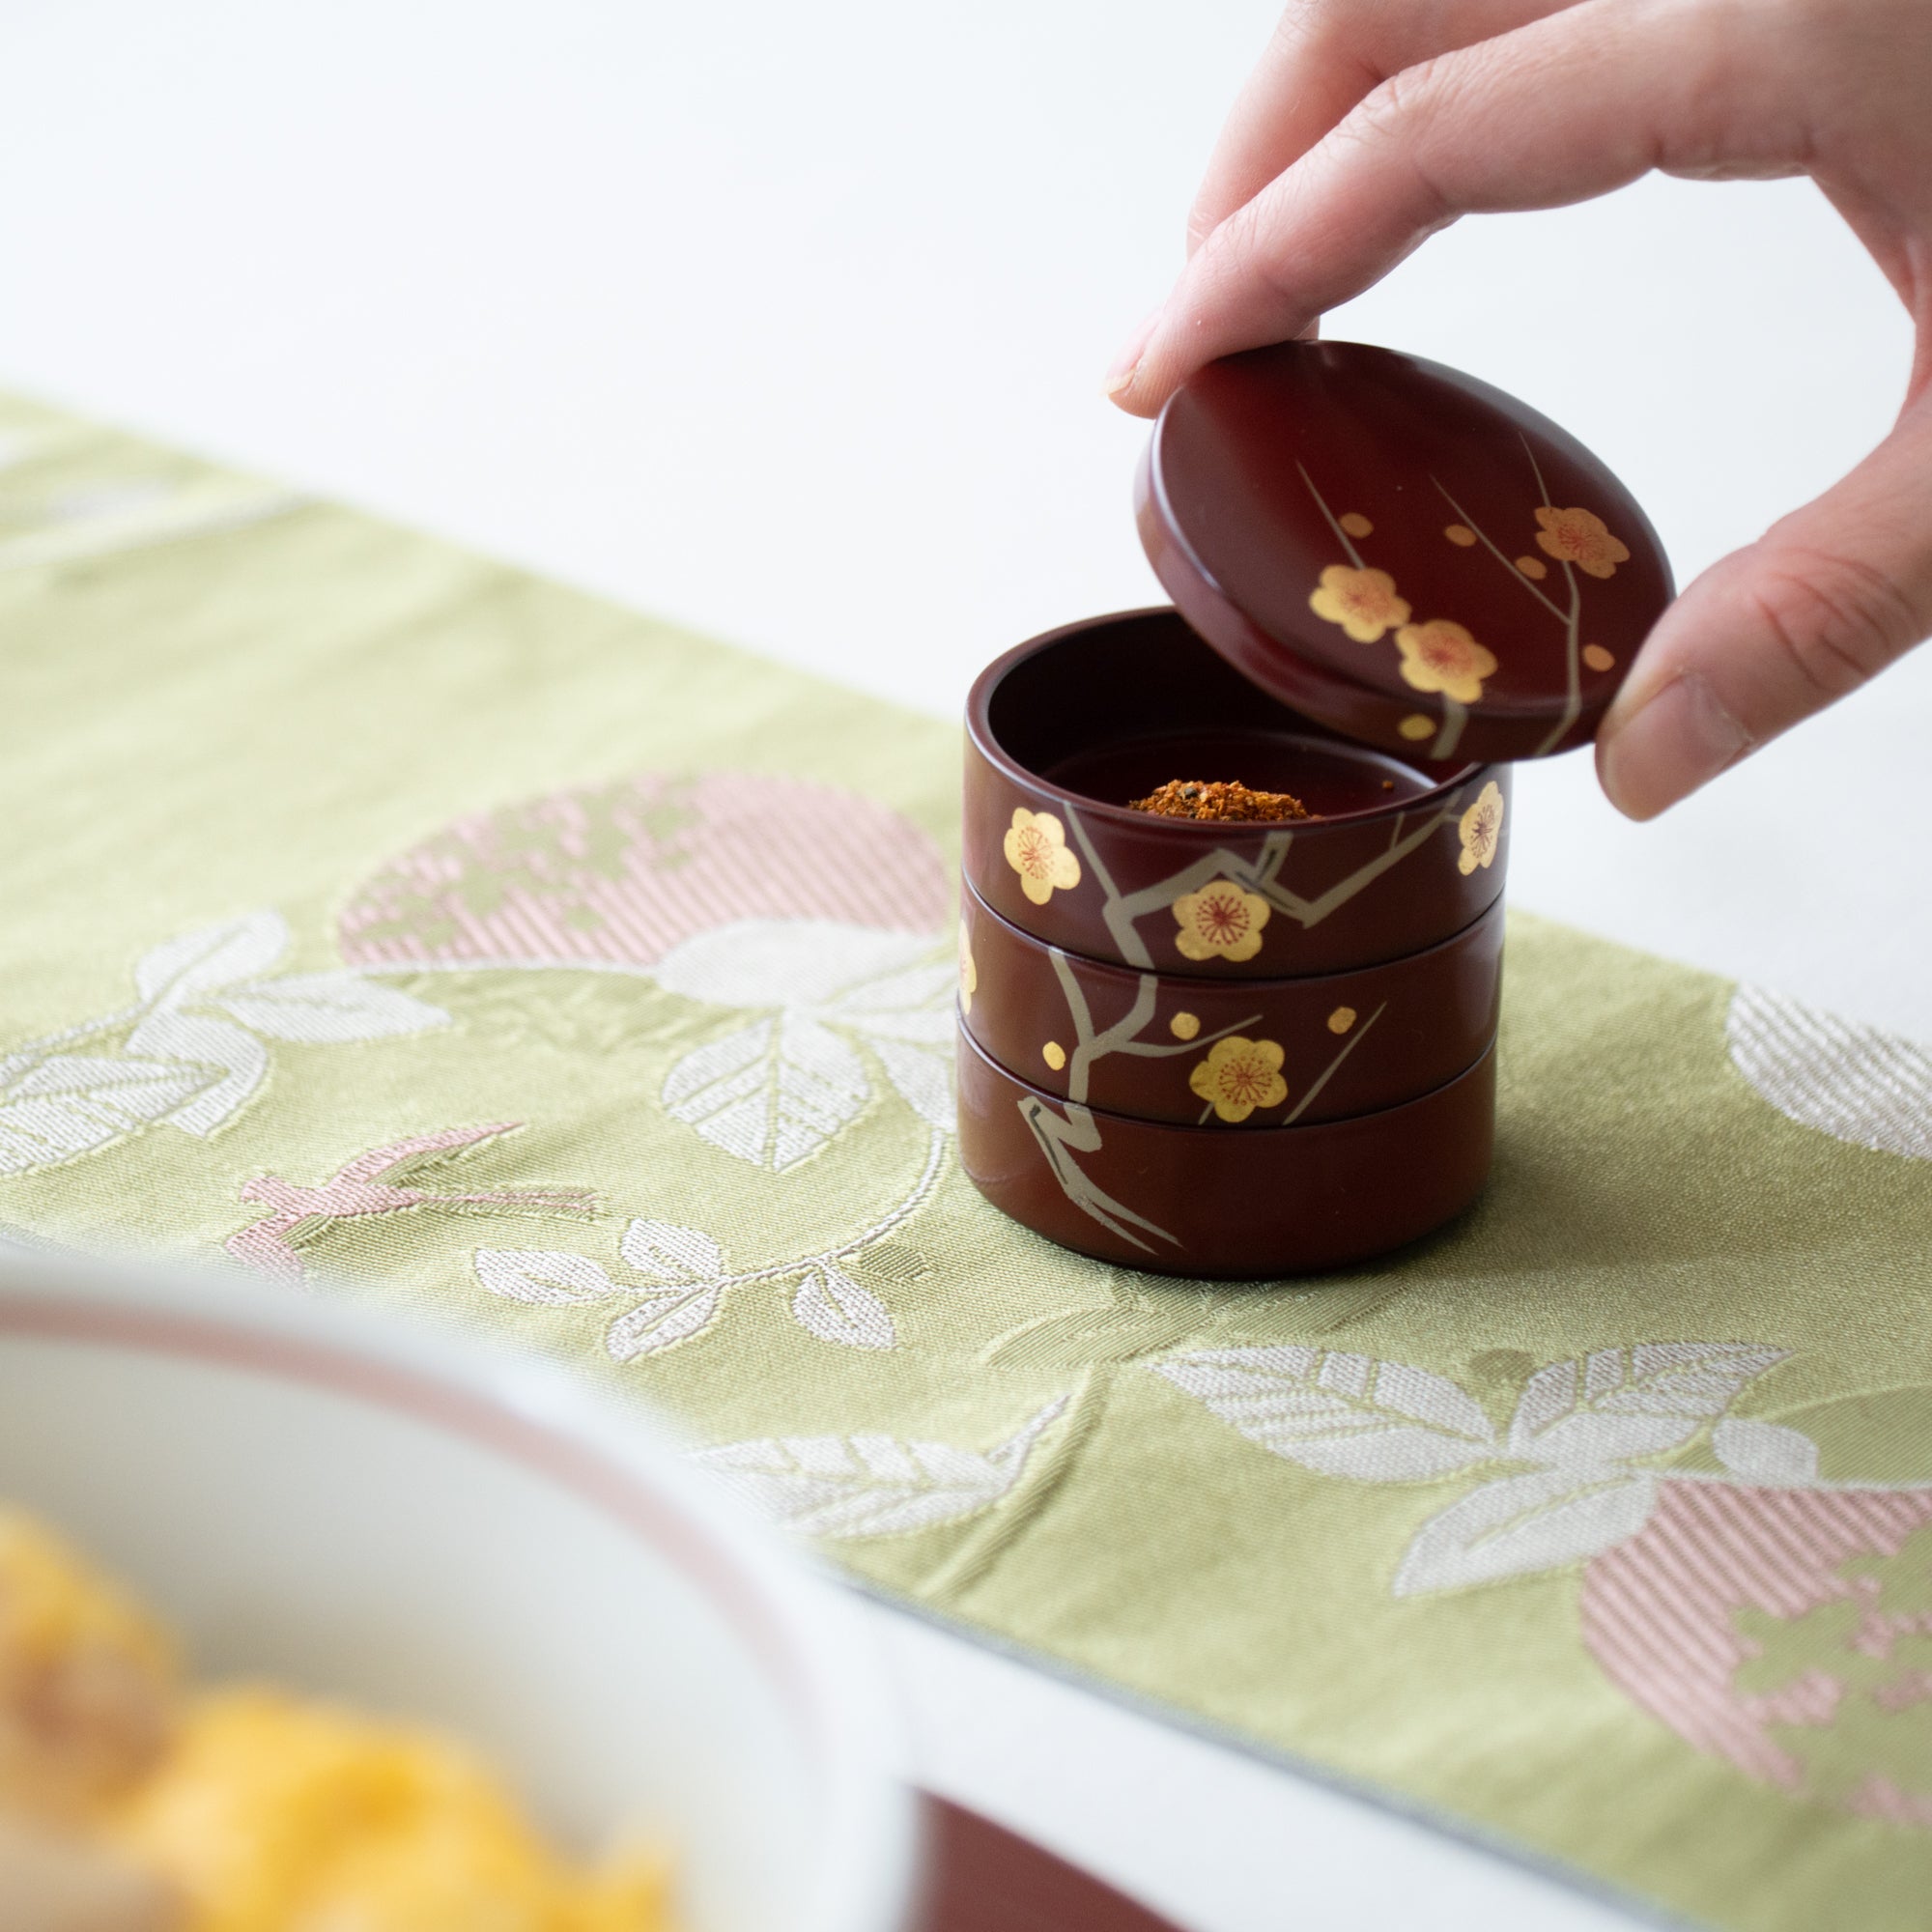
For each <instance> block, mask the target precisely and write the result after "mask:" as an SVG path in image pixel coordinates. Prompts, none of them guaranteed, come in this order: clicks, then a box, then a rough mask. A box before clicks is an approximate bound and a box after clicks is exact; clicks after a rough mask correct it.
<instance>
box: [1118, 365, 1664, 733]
mask: <svg viewBox="0 0 1932 1932" xmlns="http://www.w3.org/2000/svg"><path fill="white" fill-rule="evenodd" d="M1136 496H1137V509H1138V514H1139V519H1140V530H1141V541H1142V543H1143V544H1144V545H1145V546H1146V547H1147V553H1148V556H1149V558H1150V559H1151V562H1152V564H1153V567H1154V571H1155V574H1156V575H1157V576H1158V577H1159V578H1160V581H1161V582H1162V583H1163V584H1164V585H1165V586H1166V587H1167V591H1168V594H1169V595H1170V596H1171V597H1172V598H1173V599H1174V601H1175V604H1176V605H1177V606H1178V607H1179V611H1180V613H1181V615H1182V616H1184V617H1185V618H1186V619H1187V621H1188V623H1189V624H1190V625H1191V626H1192V627H1193V628H1194V629H1195V630H1196V631H1198V632H1199V633H1200V634H1201V635H1202V636H1203V637H1204V638H1206V639H1208V642H1209V643H1210V644H1212V645H1213V646H1214V647H1215V649H1216V650H1218V651H1219V652H1220V653H1221V654H1222V656H1223V657H1225V658H1227V659H1228V660H1229V661H1230V663H1232V664H1233V665H1235V667H1236V668H1237V669H1239V670H1240V671H1241V672H1242V673H1243V674H1244V675H1245V676H1247V677H1248V678H1250V679H1251V680H1252V681H1253V682H1254V683H1256V684H1258V685H1260V686H1261V687H1262V689H1263V690H1264V691H1266V692H1268V693H1269V694H1270V695H1272V696H1275V697H1278V698H1281V699H1283V700H1284V701H1286V702H1287V703H1289V704H1292V705H1293V706H1294V708H1295V709H1296V710H1298V711H1300V712H1302V713H1304V714H1305V715H1306V716H1308V717H1311V718H1315V719H1318V720H1320V721H1321V723H1322V724H1324V725H1329V726H1330V727H1331V728H1333V729H1335V730H1338V731H1342V732H1345V733H1347V734H1348V735H1349V736H1350V737H1351V738H1354V739H1357V740H1359V741H1361V742H1363V743H1366V744H1372V745H1379V746H1383V747H1385V748H1387V749H1390V750H1398V751H1406V752H1408V753H1411V754H1413V755H1419V756H1421V757H1425V758H1432V759H1435V758H1447V757H1451V756H1454V757H1460V758H1469V759H1479V760H1492V759H1513V758H1536V757H1543V756H1546V755H1547V754H1548V753H1552V752H1562V751H1567V750H1568V749H1569V748H1570V747H1571V746H1573V745H1579V744H1582V743H1583V742H1584V741H1585V740H1586V739H1589V738H1592V737H1594V736H1595V735H1596V730H1597V725H1598V722H1599V721H1600V720H1601V719H1602V717H1603V715H1604V712H1605V709H1606V708H1607V706H1608V704H1609V702H1610V699H1611V698H1612V697H1613V696H1615V695H1616V690H1617V687H1618V686H1619V685H1620V684H1621V683H1622V682H1623V680H1624V677H1625V675H1626V674H1627V673H1628V671H1629V669H1630V666H1631V660H1632V659H1633V658H1634V656H1635V654H1636V650H1637V647H1638V645H1639V644H1641V643H1642V641H1643V639H1644V637H1645V635H1646V633H1647V632H1648V631H1649V630H1650V627H1651V625H1652V624H1654V623H1655V622H1656V621H1657V619H1658V617H1659V616H1660V615H1661V614H1662V611H1663V607H1664V606H1665V605H1666V604H1667V603H1668V602H1669V601H1670V597H1671V593H1672V586H1671V580H1670V566H1669V563H1668V562H1667V560H1666V559H1665V557H1664V554H1663V548H1662V544H1660V543H1659V541H1658V538H1657V532H1656V531H1655V530H1653V529H1652V528H1651V526H1650V523H1649V520H1648V519H1647V518H1646V517H1645V516H1644V514H1643V512H1642V511H1641V510H1640V509H1638V508H1637V505H1636V501H1635V499H1634V497H1632V496H1631V494H1630V492H1629V491H1628V490H1626V489H1625V488H1624V487H1623V485H1622V484H1621V483H1619V482H1618V481H1617V479H1616V477H1615V476H1613V475H1612V474H1611V473H1610V471H1609V470H1608V469H1605V466H1604V465H1603V464H1602V463H1600V462H1599V461H1598V460H1597V459H1596V458H1595V457H1594V456H1592V455H1591V454H1590V452H1589V451H1588V450H1587V449H1585V448H1584V447H1583V445H1582V444H1581V443H1579V442H1578V441H1577V440H1576V439H1575V438H1574V437H1571V436H1568V435H1566V434H1565V433H1564V432H1563V431H1562V430H1560V429H1558V428H1557V426H1556V425H1555V424H1554V423H1552V422H1551V421H1550V420H1549V419H1548V417H1547V416H1543V415H1539V414H1538V413H1537V412H1536V411H1534V410H1532V409H1530V408H1528V407H1527V406H1526V405H1525V404H1522V403H1520V402H1518V401H1517V400H1516V399H1515V398H1514V397H1513V396H1507V395H1505V394H1504V393H1503V392H1502V391H1501V390H1500V389H1493V388H1492V387H1491V386H1490V385H1489V384H1487V383H1480V382H1478V381H1477V380H1476V379H1475V378H1474V377H1473V376H1464V375H1462V374H1460V373H1459V372H1458V371H1456V370H1454V369H1447V368H1444V367H1443V366H1442V365H1441V364H1440V363H1438V362H1426V361H1424V360H1422V358H1421V357H1419V356H1415V355H1398V354H1397V353H1396V352H1395V351H1393V350H1388V349H1377V348H1372V347H1370V346H1368V345H1367V344H1364V343H1358V342H1288V343H1282V344H1280V345H1279V346H1277V347H1275V348H1272V349H1257V350H1251V351H1249V352H1248V353H1246V354H1245V355H1231V356H1228V357H1227V358H1226V359H1225V360H1223V361H1219V362H1213V363H1210V364H1208V367H1207V368H1205V369H1203V370H1201V371H1200V372H1199V373H1198V374H1196V375H1195V376H1193V377H1191V378H1190V379H1189V380H1188V382H1187V383H1185V384H1183V385H1182V386H1181V387H1180V389H1179V390H1178V391H1177V392H1176V394H1175V395H1174V396H1173V397H1172V398H1171V399H1170V400H1169V402H1168V404H1167V407H1166V408H1165V409H1164V410H1162V411H1161V412H1160V420H1159V421H1158V422H1157V423H1156V424H1155V425H1154V432H1153V438H1152V440H1151V442H1150V443H1149V445H1148V451H1147V456H1146V458H1145V460H1144V461H1143V463H1142V465H1141V472H1140V478H1139V481H1138V484H1137V489H1136Z"/></svg>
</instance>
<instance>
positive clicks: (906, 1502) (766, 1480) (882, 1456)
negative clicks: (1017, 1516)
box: [694, 1396, 1066, 1537]
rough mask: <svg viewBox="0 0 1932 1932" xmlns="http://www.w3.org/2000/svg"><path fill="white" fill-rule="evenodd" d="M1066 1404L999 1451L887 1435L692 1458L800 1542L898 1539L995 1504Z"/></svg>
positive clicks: (789, 1441) (779, 1441) (780, 1439)
mask: <svg viewBox="0 0 1932 1932" xmlns="http://www.w3.org/2000/svg"><path fill="white" fill-rule="evenodd" d="M1065 1406H1066V1398H1065V1396H1062V1397H1060V1398H1059V1399H1058V1400H1056V1401H1054V1402H1050V1403H1048V1404H1047V1406H1045V1407H1044V1408H1042V1409H1041V1410H1040V1411H1039V1412H1038V1414H1037V1415H1035V1416H1033V1417H1032V1418H1031V1419H1030V1420H1029V1421H1028V1422H1027V1423H1026V1424H1025V1425H1024V1426H1023V1427H1022V1428H1021V1429H1020V1430H1018V1431H1017V1432H1016V1433H1015V1434H1014V1435H1010V1436H1009V1437H1008V1438H1007V1440H1006V1441H1004V1442H1002V1443H1001V1444H1000V1445H999V1447H998V1448H997V1449H991V1450H988V1451H986V1452H985V1453H984V1454H981V1453H980V1452H978V1451H975V1450H971V1449H959V1448H955V1447H953V1446H952V1444H950V1443H945V1442H919V1441H901V1440H900V1439H898V1438H897V1437H896V1436H892V1435H778V1436H771V1435H767V1436H760V1437H758V1438H756V1439H754V1440H753V1441H749V1442H727V1443H725V1444H723V1445H721V1446H720V1447H718V1448H716V1449H704V1450H700V1451H698V1453H697V1454H696V1457H695V1458H694V1460H695V1461H696V1462H697V1463H700V1464H702V1465H703V1466H704V1467H705V1468H707V1469H710V1470H712V1471H714V1472H715V1473H717V1474H719V1475H721V1476H723V1477H724V1478H725V1481H726V1482H728V1483H729V1484H730V1485H731V1486H732V1487H733V1488H734V1489H736V1490H737V1491H738V1492H740V1493H741V1494H743V1495H744V1496H745V1497H746V1498H747V1499H748V1500H749V1501H750V1502H751V1503H752V1504H753V1507H755V1508H757V1509H759V1510H761V1511H762V1512H763V1513H764V1514H765V1515H767V1516H769V1517H772V1518H774V1519H775V1520H778V1521H779V1522H781V1523H782V1524H784V1525H785V1526H786V1527H787V1528H789V1529H792V1530H794V1531H796V1532H798V1533H799V1534H800V1535H804V1536H819V1537H862V1536H901V1535H904V1534H906V1533H907V1532H909V1531H912V1530H920V1529H934V1528H937V1527H938V1526H939V1525H940V1524H942V1523H951V1522H958V1521H961V1520H963V1519H965V1518H967V1517H970V1516H977V1515H978V1514H979V1513H980V1511H981V1510H984V1509H988V1508H990V1507H991V1506H992V1505H993V1504H994V1503H996V1502H998V1501H1000V1499H1001V1498H1002V1497H1004V1496H1005V1495H1007V1494H1008V1493H1009V1492H1010V1491H1011V1490H1012V1489H1013V1488H1014V1487H1015V1486H1016V1485H1017V1484H1018V1483H1019V1481H1020V1478H1021V1477H1022V1476H1023V1475H1024V1474H1025V1472H1026V1467H1027V1463H1028V1460H1029V1458H1030V1457H1031V1455H1032V1453H1033V1447H1034V1444H1035V1443H1036V1442H1037V1440H1038V1439H1039V1437H1040V1435H1042V1434H1043V1433H1044V1432H1045V1431H1046V1430H1047V1429H1048V1428H1049V1427H1050V1426H1051V1425H1052V1423H1053V1422H1054V1420H1055V1419H1056V1418H1057V1417H1058V1416H1059V1415H1060V1413H1061V1411H1062V1410H1063V1409H1065Z"/></svg>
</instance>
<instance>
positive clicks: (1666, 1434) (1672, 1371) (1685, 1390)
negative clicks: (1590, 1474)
mask: <svg viewBox="0 0 1932 1932" xmlns="http://www.w3.org/2000/svg"><path fill="white" fill-rule="evenodd" d="M1783 1359H1784V1351H1783V1350H1781V1349H1767V1348H1760V1347H1755V1346H1753V1345H1750V1344H1747V1343H1742V1342H1656V1343H1646V1344H1642V1345H1640V1346H1638V1347H1637V1348H1634V1349H1633V1350H1629V1351H1628V1353H1626V1351H1625V1350H1622V1349H1599V1350H1596V1351H1595V1352H1593V1353H1591V1354H1589V1355H1585V1356H1584V1357H1582V1358H1581V1360H1580V1361H1567V1362H1552V1363H1550V1364H1549V1366H1548V1368H1543V1369H1539V1370H1538V1371H1537V1372H1536V1374H1535V1375H1533V1376H1531V1377H1530V1378H1529V1380H1528V1381H1527V1382H1526V1383H1525V1384H1524V1385H1523V1391H1522V1395H1521V1398H1520V1400H1519V1402H1518V1404H1517V1409H1516V1414H1515V1416H1514V1417H1513V1418H1512V1420H1511V1422H1510V1429H1509V1453H1510V1454H1511V1455H1512V1456H1514V1457H1519V1458H1520V1459H1521V1460H1523V1461H1525V1462H1532V1463H1550V1464H1556V1465H1561V1466H1563V1467H1566V1468H1572V1469H1585V1468H1601V1467H1602V1466H1604V1465H1605V1463H1612V1462H1617V1461H1621V1460H1624V1459H1627V1458H1630V1457H1639V1456H1656V1455H1661V1454H1662V1453H1663V1451H1665V1450H1667V1449H1675V1448H1677V1447H1679V1446H1680V1445H1681V1444H1683V1443H1686V1442H1688V1441H1690V1438H1691V1436H1693V1435H1696V1433H1697V1431H1698V1430H1699V1429H1700V1428H1701V1427H1702V1426H1703V1424H1704V1423H1706V1422H1708V1421H1711V1420H1713V1419H1715V1418H1716V1417H1718V1416H1720V1415H1722V1414H1723V1412H1724V1411H1725V1409H1727V1408H1728V1407H1729V1406H1731V1404H1732V1402H1734V1401H1735V1400H1736V1399H1737V1395H1738V1392H1739V1391H1740V1390H1741V1389H1742V1388H1743V1387H1744V1386H1745V1384H1746V1383H1747V1381H1749V1380H1750V1379H1751V1378H1753V1377H1755V1376H1759V1375H1762V1374H1763V1373H1764V1371H1765V1370H1766V1369H1769V1368H1771V1367H1773V1366H1774V1365H1775V1364H1776V1363H1778V1362H1781V1361H1782V1360H1783Z"/></svg>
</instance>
